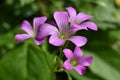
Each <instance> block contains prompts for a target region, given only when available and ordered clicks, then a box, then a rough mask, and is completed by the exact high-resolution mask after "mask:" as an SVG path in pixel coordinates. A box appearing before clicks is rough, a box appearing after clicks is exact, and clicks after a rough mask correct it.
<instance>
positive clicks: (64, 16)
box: [36, 12, 87, 47]
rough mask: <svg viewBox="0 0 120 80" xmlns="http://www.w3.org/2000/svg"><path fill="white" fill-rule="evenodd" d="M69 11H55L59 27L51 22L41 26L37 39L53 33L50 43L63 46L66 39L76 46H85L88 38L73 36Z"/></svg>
mask: <svg viewBox="0 0 120 80" xmlns="http://www.w3.org/2000/svg"><path fill="white" fill-rule="evenodd" d="M68 18H69V17H68V13H67V12H55V13H54V19H55V21H56V23H57V27H56V26H54V25H51V24H47V23H46V24H43V25H42V26H41V27H40V28H39V32H38V35H37V36H36V39H37V40H41V39H43V38H46V37H47V36H48V35H51V36H50V38H49V43H50V44H52V45H54V46H61V45H63V44H64V43H65V41H66V40H69V41H71V42H73V43H74V44H75V45H76V46H79V47H80V46H83V45H85V44H86V42H87V39H86V38H85V37H83V36H72V35H71V34H72V32H74V31H72V29H70V27H69V21H68Z"/></svg>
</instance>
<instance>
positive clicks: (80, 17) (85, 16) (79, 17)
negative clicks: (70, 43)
mask: <svg viewBox="0 0 120 80" xmlns="http://www.w3.org/2000/svg"><path fill="white" fill-rule="evenodd" d="M91 18H93V16H91V15H88V14H85V13H82V12H81V13H79V14H78V15H77V16H76V19H75V22H76V23H77V24H80V23H81V22H83V21H86V20H89V19H91Z"/></svg>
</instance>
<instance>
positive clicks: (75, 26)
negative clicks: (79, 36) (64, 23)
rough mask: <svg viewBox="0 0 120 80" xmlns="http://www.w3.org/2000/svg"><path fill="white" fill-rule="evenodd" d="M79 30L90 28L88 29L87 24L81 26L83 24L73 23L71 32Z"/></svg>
mask: <svg viewBox="0 0 120 80" xmlns="http://www.w3.org/2000/svg"><path fill="white" fill-rule="evenodd" d="M78 30H88V29H87V27H86V26H81V25H78V24H75V23H73V24H72V27H71V28H70V29H69V34H72V33H74V32H77V31H78Z"/></svg>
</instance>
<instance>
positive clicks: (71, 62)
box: [63, 47, 93, 75]
mask: <svg viewBox="0 0 120 80" xmlns="http://www.w3.org/2000/svg"><path fill="white" fill-rule="evenodd" d="M63 52H64V55H65V56H66V58H67V60H66V61H65V62H64V63H63V67H64V68H65V69H67V70H72V69H74V70H75V71H77V72H78V73H79V74H80V75H82V74H84V73H85V71H86V66H90V65H91V63H92V60H93V58H92V56H82V54H83V53H82V50H81V49H80V48H79V47H75V49H74V52H72V51H71V50H70V49H64V50H63Z"/></svg>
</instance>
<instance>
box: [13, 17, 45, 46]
mask: <svg viewBox="0 0 120 80" xmlns="http://www.w3.org/2000/svg"><path fill="white" fill-rule="evenodd" d="M46 20H47V17H45V16H44V17H36V18H34V20H33V27H34V28H32V26H31V25H30V23H29V22H28V21H27V20H24V21H23V22H22V24H21V26H20V29H22V30H23V31H25V32H26V34H17V35H16V36H15V39H16V41H17V42H21V41H23V40H26V39H28V38H34V41H35V44H37V45H40V44H42V43H43V41H44V40H43V39H42V40H37V39H35V37H36V36H37V34H38V29H39V27H40V26H41V25H42V24H44V22H45V21H46Z"/></svg>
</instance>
